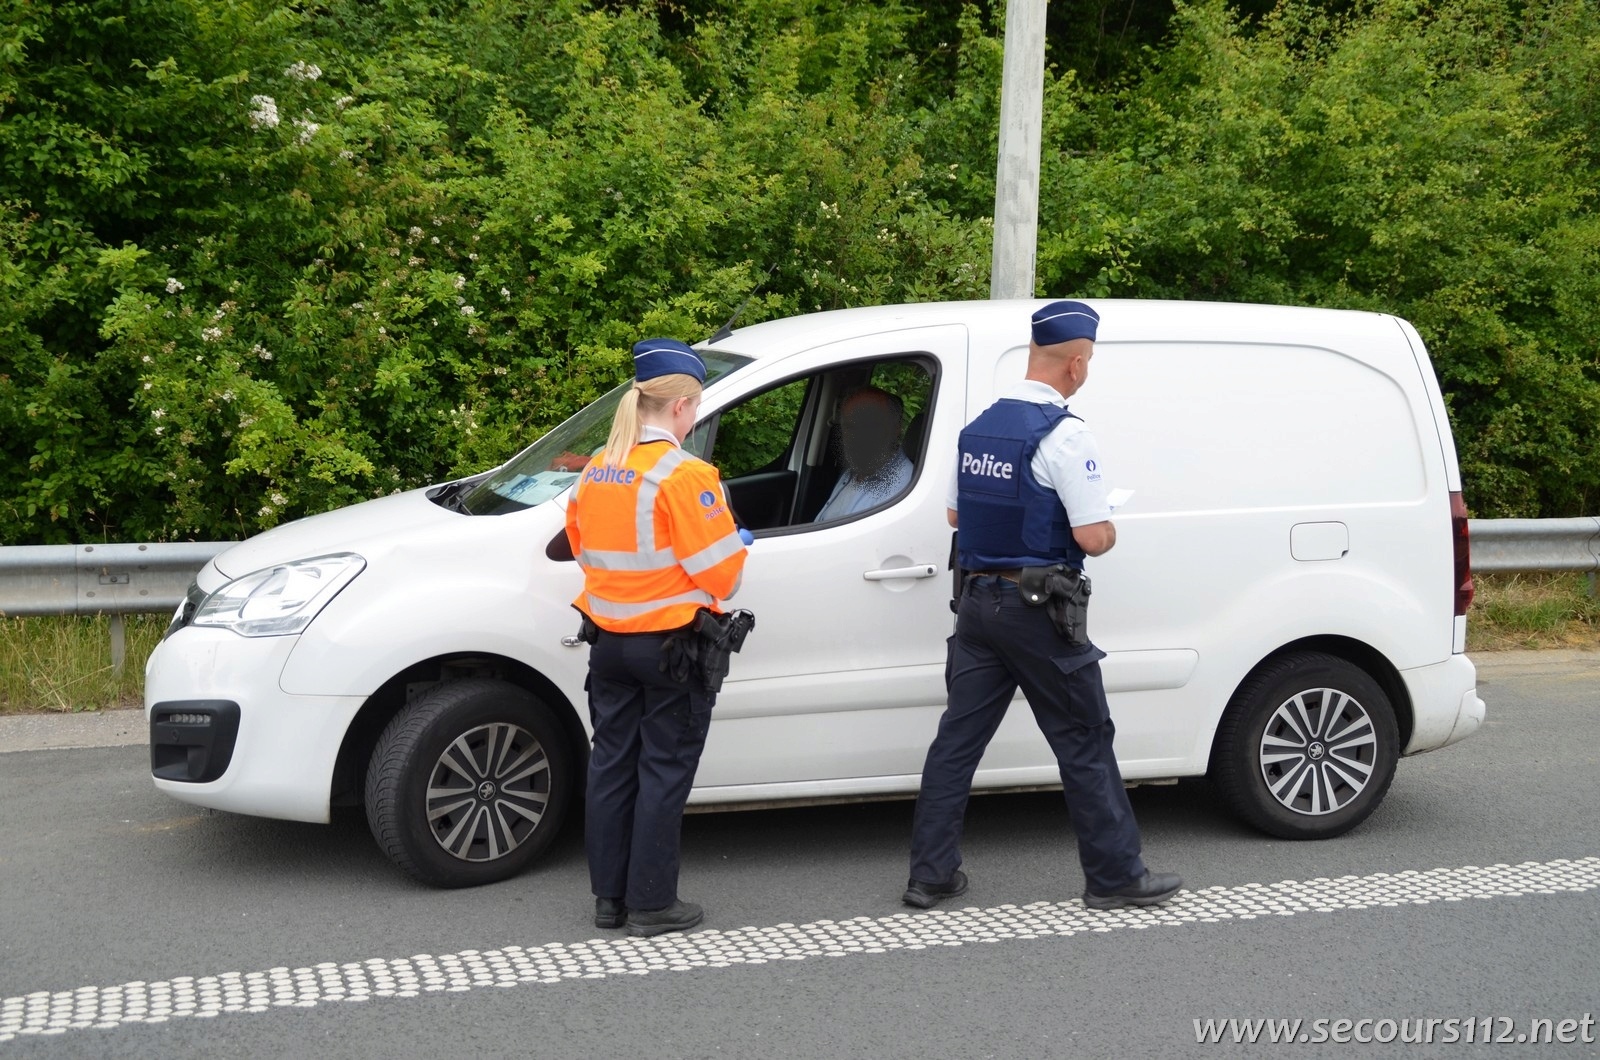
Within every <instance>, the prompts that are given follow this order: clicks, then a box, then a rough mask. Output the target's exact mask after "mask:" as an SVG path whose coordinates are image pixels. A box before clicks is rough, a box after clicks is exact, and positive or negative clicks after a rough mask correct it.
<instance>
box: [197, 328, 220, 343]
mask: <svg viewBox="0 0 1600 1060" xmlns="http://www.w3.org/2000/svg"><path fill="white" fill-rule="evenodd" d="M200 337H201V338H202V339H205V340H206V341H207V342H216V341H217V340H218V339H220V338H222V329H221V328H202V329H201V331H200Z"/></svg>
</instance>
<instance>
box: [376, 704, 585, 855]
mask: <svg viewBox="0 0 1600 1060" xmlns="http://www.w3.org/2000/svg"><path fill="white" fill-rule="evenodd" d="M572 784H573V766H572V756H571V754H570V752H569V751H568V748H567V744H566V739H565V734H564V732H563V731H562V728H561V724H560V722H558V721H557V720H556V717H555V715H554V714H553V713H552V712H551V711H550V709H549V708H548V707H547V706H545V705H544V704H543V703H541V702H540V701H539V700H538V699H536V698H535V697H534V696H533V695H532V694H531V693H529V692H528V691H526V690H525V689H522V688H518V687H517V686H516V685H512V684H508V683H506V682H504V681H495V680H487V679H478V678H474V679H471V680H465V681H455V682H451V683H450V684H446V685H441V686H440V687H438V688H436V689H434V690H433V691H431V692H429V693H427V694H426V695H424V696H423V697H421V698H420V699H418V700H417V701H416V702H414V703H412V704H410V705H409V706H407V707H406V708H405V709H404V710H403V711H401V712H400V713H399V714H398V715H396V716H395V718H394V719H393V720H392V721H391V722H390V723H389V725H388V726H387V727H386V728H385V729H384V731H383V734H382V735H381V736H380V737H378V744H377V746H376V747H375V748H374V749H373V751H372V758H371V761H370V763H369V765H368V767H367V782H366V809H367V823H368V824H369V825H370V826H371V828H372V835H373V837H374V838H375V839H377V841H378V845H379V846H380V847H381V848H383V851H384V853H386V854H388V855H389V857H390V859H391V860H393V861H394V863H395V864H396V865H398V866H400V868H401V869H403V870H405V871H406V872H407V873H408V874H410V875H411V876H413V877H414V878H416V879H418V880H420V881H422V882H423V883H427V884H431V885H433V886H435V887H470V886H474V885H477V884H484V883H494V882H497V881H499V880H504V879H507V878H509V877H511V876H515V875H516V874H517V873H519V872H521V871H522V870H524V869H526V868H527V867H528V866H529V865H531V864H533V862H534V861H536V860H537V859H538V858H539V856H540V855H541V854H543V853H544V852H545V850H546V849H547V848H548V847H549V846H550V843H551V841H552V840H553V839H554V838H555V835H556V833H557V832H558V831H560V829H561V824H562V821H563V819H564V818H565V817H566V813H567V806H568V804H569V803H570V800H571V791H572Z"/></svg>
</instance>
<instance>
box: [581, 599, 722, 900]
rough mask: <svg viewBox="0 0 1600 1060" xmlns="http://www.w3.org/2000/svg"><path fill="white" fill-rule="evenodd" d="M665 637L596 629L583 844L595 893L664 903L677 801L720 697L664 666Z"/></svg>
mask: <svg viewBox="0 0 1600 1060" xmlns="http://www.w3.org/2000/svg"><path fill="white" fill-rule="evenodd" d="M664 639H665V637H664V636H662V635H655V634H646V635H639V636H617V635H615V634H610V633H606V632H604V631H602V632H601V633H600V639H599V640H598V641H597V642H596V643H595V645H594V646H593V647H592V648H590V650H589V681H588V689H589V721H590V724H591V725H592V726H593V728H594V743H593V746H592V748H591V750H590V752H589V783H588V804H587V806H586V808H585V811H584V846H585V848H586V850H587V852H588V855H589V883H590V886H591V888H592V889H593V891H594V894H595V896H596V897H597V898H620V899H622V900H623V902H624V903H625V904H626V905H627V907H628V908H629V909H642V910H655V909H665V908H666V907H667V906H669V905H671V904H672V903H673V902H674V901H675V900H676V899H677V897H678V849H679V839H680V836H681V833H682V830H683V807H684V803H685V802H687V801H688V798H689V789H690V788H691V787H692V786H693V785H694V774H695V770H696V769H697V768H698V767H699V765H700V752H701V750H702V749H704V747H705V744H706V733H707V731H708V730H709V729H710V726H711V708H712V706H713V705H714V704H715V702H716V697H715V696H714V695H712V694H710V693H708V692H706V691H704V690H703V689H701V687H700V685H699V683H698V681H697V680H696V679H695V678H693V677H691V678H690V679H689V681H688V682H682V681H674V680H673V679H672V678H671V677H669V676H668V675H667V674H664V673H662V672H661V644H662V641H663V640H664Z"/></svg>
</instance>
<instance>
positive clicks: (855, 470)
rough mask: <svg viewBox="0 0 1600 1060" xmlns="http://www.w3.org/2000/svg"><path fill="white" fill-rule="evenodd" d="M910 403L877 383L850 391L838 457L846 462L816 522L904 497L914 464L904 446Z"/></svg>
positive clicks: (842, 417) (841, 418) (843, 409)
mask: <svg viewBox="0 0 1600 1060" xmlns="http://www.w3.org/2000/svg"><path fill="white" fill-rule="evenodd" d="M904 415H905V407H904V406H903V405H902V404H901V402H900V399H899V398H897V397H895V396H894V395H893V394H891V393H889V392H888V391H887V390H881V389H879V388H878V387H875V386H863V387H860V388H858V389H856V390H853V391H851V392H850V394H849V395H848V396H847V397H846V398H845V399H844V402H843V404H842V405H841V406H840V410H839V440H838V454H837V455H838V458H839V462H840V463H841V464H843V465H844V471H843V472H842V473H840V475H839V481H838V482H837V483H835V484H834V487H833V492H832V493H831V494H829V495H828V500H827V503H825V504H824V505H823V506H822V510H821V511H819V512H818V513H817V516H816V518H815V519H813V520H812V522H817V523H824V522H827V521H829V520H831V519H842V518H844V517H845V516H847V515H855V514H856V513H857V512H864V511H866V510H867V509H869V508H876V507H877V506H878V505H880V504H883V503H884V502H885V501H888V500H891V499H892V498H894V497H897V496H899V495H900V494H901V493H902V492H903V491H904V490H905V488H906V487H907V486H909V485H910V484H911V478H912V474H913V471H914V469H913V467H912V464H911V459H910V457H908V456H906V452H905V449H903V448H902V447H901V444H900V441H901V435H902V421H903V418H904Z"/></svg>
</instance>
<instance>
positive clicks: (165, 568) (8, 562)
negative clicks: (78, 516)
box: [0, 541, 236, 618]
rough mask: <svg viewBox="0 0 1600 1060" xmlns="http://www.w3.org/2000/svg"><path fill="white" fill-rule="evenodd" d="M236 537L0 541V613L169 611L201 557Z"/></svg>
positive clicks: (178, 600) (179, 600) (202, 561)
mask: <svg viewBox="0 0 1600 1060" xmlns="http://www.w3.org/2000/svg"><path fill="white" fill-rule="evenodd" d="M235 543H236V542H233V541H196V542H189V541H180V542H174V543H170V544H153V545H121V544H114V545H12V546H9V547H6V548H0V614H3V615H5V616H6V617H8V618H11V617H19V616H24V615H96V614H107V615H115V614H125V615H126V614H140V613H156V614H159V613H161V612H164V611H173V610H176V609H177V606H178V605H179V604H181V603H183V597H184V594H185V593H187V592H188V591H189V583H190V582H192V581H194V576H195V573H196V572H197V571H199V569H200V568H201V567H204V566H205V565H206V561H207V560H209V559H210V558H211V557H212V556H215V555H216V554H217V553H219V552H221V551H222V550H223V549H225V548H228V547H230V546H232V545H234V544H235Z"/></svg>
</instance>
